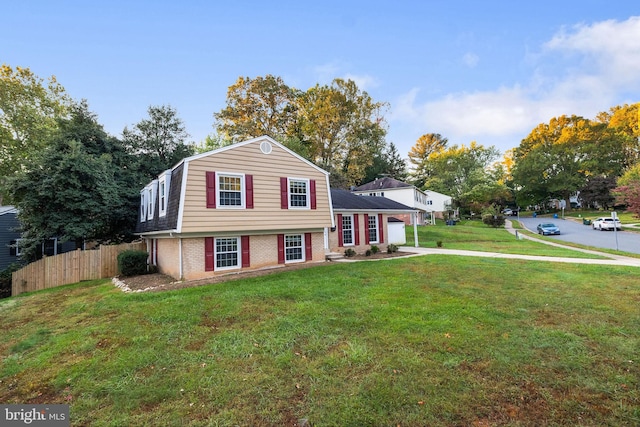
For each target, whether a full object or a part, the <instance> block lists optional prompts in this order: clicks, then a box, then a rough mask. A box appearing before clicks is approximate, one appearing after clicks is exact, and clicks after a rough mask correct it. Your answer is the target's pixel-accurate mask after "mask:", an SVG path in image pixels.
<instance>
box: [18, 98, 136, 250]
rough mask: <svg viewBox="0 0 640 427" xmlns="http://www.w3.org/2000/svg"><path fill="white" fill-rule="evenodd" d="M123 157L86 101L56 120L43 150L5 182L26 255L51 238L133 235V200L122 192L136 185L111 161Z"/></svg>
mask: <svg viewBox="0 0 640 427" xmlns="http://www.w3.org/2000/svg"><path fill="white" fill-rule="evenodd" d="M126 155H127V154H126V153H125V152H124V150H123V148H122V146H121V145H119V144H118V141H117V140H114V138H112V137H110V136H108V135H107V134H106V133H105V132H104V130H103V129H102V126H100V125H99V124H98V123H97V121H96V120H95V116H94V115H92V114H91V113H89V111H88V110H87V109H86V104H80V105H78V106H76V107H74V108H73V109H72V112H71V118H70V119H60V120H59V124H58V128H57V130H56V131H55V132H54V133H53V134H52V135H51V136H50V137H49V140H48V141H47V144H46V145H45V148H44V149H43V150H41V151H40V152H39V153H38V154H36V155H34V156H33V157H32V158H31V160H30V162H29V164H28V165H27V167H26V168H24V170H22V171H20V172H18V173H17V174H16V175H15V176H14V177H13V178H12V179H11V182H10V183H11V187H10V188H11V193H12V197H13V199H14V200H15V201H16V203H15V204H16V206H17V207H18V208H19V219H20V222H21V224H22V227H23V237H24V239H25V243H26V244H25V245H24V246H25V251H26V253H27V256H29V255H31V256H33V255H34V254H35V248H36V246H37V245H39V244H40V243H41V242H42V241H43V240H45V239H48V238H51V237H58V238H59V239H61V240H62V241H68V240H72V241H76V243H77V244H80V243H81V242H82V241H83V240H85V239H86V240H95V241H99V242H104V241H118V240H123V239H125V238H126V237H127V235H130V233H132V231H133V226H134V225H135V219H136V216H137V215H136V212H137V203H136V205H134V206H133V207H132V206H131V205H129V204H128V203H127V195H128V194H131V193H133V192H135V193H137V192H138V189H139V187H133V188H132V187H131V185H132V183H131V182H127V181H124V180H123V178H122V176H126V170H125V169H123V168H121V167H119V166H118V165H117V164H116V163H114V159H118V161H125V159H126Z"/></svg>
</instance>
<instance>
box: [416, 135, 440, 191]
mask: <svg viewBox="0 0 640 427" xmlns="http://www.w3.org/2000/svg"><path fill="white" fill-rule="evenodd" d="M448 142H449V141H448V139H447V138H445V137H443V136H442V135H440V134H439V133H426V134H424V135H422V136H421V137H420V138H418V140H417V141H416V143H415V145H414V146H413V147H411V150H409V162H410V163H411V164H412V165H413V173H412V176H413V183H414V184H415V185H416V186H417V187H422V186H424V184H425V182H426V181H427V180H428V179H429V178H431V176H432V175H433V171H432V170H430V168H429V156H431V155H432V154H435V153H439V152H441V151H443V150H444V149H445V148H447V144H448Z"/></svg>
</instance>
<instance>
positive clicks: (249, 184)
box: [244, 175, 253, 209]
mask: <svg viewBox="0 0 640 427" xmlns="http://www.w3.org/2000/svg"><path fill="white" fill-rule="evenodd" d="M244 185H245V186H246V191H245V198H246V204H247V209H253V175H245V176H244Z"/></svg>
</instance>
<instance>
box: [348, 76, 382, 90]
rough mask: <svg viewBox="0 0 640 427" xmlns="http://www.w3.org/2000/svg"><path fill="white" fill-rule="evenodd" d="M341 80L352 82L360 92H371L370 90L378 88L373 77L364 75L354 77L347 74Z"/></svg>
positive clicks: (376, 81)
mask: <svg viewBox="0 0 640 427" xmlns="http://www.w3.org/2000/svg"><path fill="white" fill-rule="evenodd" d="M343 79H345V80H353V81H354V82H355V83H356V85H358V89H360V90H371V88H374V87H378V86H379V83H378V80H377V79H376V78H375V77H373V76H369V75H366V74H363V75H356V74H349V73H347V74H345V75H344V77H343Z"/></svg>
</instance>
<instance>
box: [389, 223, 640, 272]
mask: <svg viewBox="0 0 640 427" xmlns="http://www.w3.org/2000/svg"><path fill="white" fill-rule="evenodd" d="M505 228H506V229H507V231H509V232H510V233H511V234H513V235H514V236H516V235H517V236H518V237H519V238H524V239H529V240H533V241H536V242H538V243H543V244H545V245H550V246H556V247H560V248H566V249H570V250H572V251H578V252H585V253H588V254H593V255H599V256H602V257H606V258H608V259H587V258H568V257H551V256H538V255H518V254H503V253H497V252H481V251H467V250H457V249H444V248H416V247H412V246H401V247H399V248H398V251H399V252H413V253H414V254H415V255H413V256H423V255H458V256H474V257H485V258H505V259H524V260H530V261H547V262H564V263H573V264H592V265H618V266H629V267H640V258H632V257H626V256H622V255H613V254H609V253H605V252H598V251H593V250H589V249H579V248H574V247H571V246H566V245H561V244H559V243H555V242H550V241H547V240H543V239H538V238H536V237H533V236H529V235H526V234H524V233H518V232H517V230H516V229H514V228H513V226H512V224H511V221H510V220H507V221H506V224H505Z"/></svg>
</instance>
